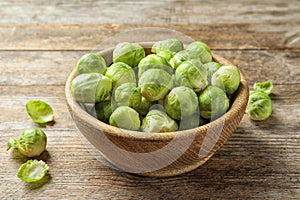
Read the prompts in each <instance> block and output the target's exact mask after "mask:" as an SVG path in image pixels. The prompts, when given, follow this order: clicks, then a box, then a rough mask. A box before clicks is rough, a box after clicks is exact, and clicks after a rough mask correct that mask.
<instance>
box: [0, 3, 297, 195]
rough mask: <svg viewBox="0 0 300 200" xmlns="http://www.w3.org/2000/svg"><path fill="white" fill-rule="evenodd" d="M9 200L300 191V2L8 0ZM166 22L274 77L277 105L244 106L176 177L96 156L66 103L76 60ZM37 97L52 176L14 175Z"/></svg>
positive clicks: (4, 121)
mask: <svg viewBox="0 0 300 200" xmlns="http://www.w3.org/2000/svg"><path fill="white" fill-rule="evenodd" d="M0 16H1V17H0V38H1V39H0V113H1V114H0V134H1V137H0V147H1V151H0V199H36V198H40V199H43V198H44V199H299V198H300V64H299V63H300V2H299V1H296V0H290V1H282V0H271V1H263V3H262V2H261V1H258V0H252V1H235V0H229V1H217V0H216V1H172V0H164V1H133V0H131V1H120V0H112V1H108V0H105V1H84V2H83V1H77V0H76V1H75V0H74V1H68V2H64V1H58V0H53V1H46V0H39V1H37V0H36V1H34V0H23V1H4V0H2V1H0ZM146 26H147V27H149V26H151V27H165V28H171V29H175V30H177V31H180V32H182V33H184V34H186V35H188V36H190V37H192V38H194V39H197V40H203V41H204V42H206V43H207V44H208V45H209V46H210V47H211V48H212V50H213V51H214V52H215V53H218V54H220V55H222V56H224V57H225V58H227V59H228V60H230V61H232V62H233V63H234V64H236V65H237V66H239V67H240V69H241V70H242V72H243V74H244V75H245V77H246V79H247V80H248V82H249V84H250V85H252V84H253V83H254V82H256V81H264V80H266V79H269V80H271V81H272V82H273V84H274V86H275V88H274V93H273V94H272V95H271V98H272V100H273V105H274V109H273V114H272V116H271V118H270V119H268V120H267V121H264V122H253V121H251V120H250V119H249V117H248V116H246V115H245V116H244V118H243V120H242V122H241V124H240V125H239V127H238V129H237V130H236V131H235V132H234V133H233V135H232V137H231V138H230V139H229V140H228V141H227V143H226V144H225V145H224V146H223V147H222V148H221V149H220V150H219V151H218V152H217V153H216V154H215V155H214V156H213V157H212V158H211V159H210V160H209V161H208V162H207V163H205V164H204V165H203V166H201V167H200V168H198V169H196V170H194V171H192V172H190V173H187V174H184V175H180V176H176V177H171V178H163V179H157V178H145V177H138V176H134V175H130V174H126V173H121V172H117V171H115V170H113V169H111V168H109V167H108V166H107V165H106V164H105V163H102V162H100V161H99V160H98V157H97V156H95V155H96V154H95V150H94V149H93V148H92V147H91V146H88V145H86V143H85V141H84V140H83V139H82V136H81V135H80V132H79V131H78V130H77V129H76V126H75V125H74V123H73V121H72V119H71V116H70V115H69V113H68V110H67V106H66V103H65V96H64V84H65V81H66V78H67V76H68V74H69V73H70V72H71V71H72V69H73V68H74V66H75V64H76V61H77V59H78V58H79V57H80V56H81V55H83V54H84V53H87V52H90V51H91V50H93V49H94V48H95V45H97V44H99V43H100V42H101V41H103V40H105V39H106V38H108V37H110V36H112V35H113V34H116V33H120V32H123V31H126V30H129V29H131V28H141V27H146ZM30 99H41V100H44V101H47V102H48V103H49V104H51V106H52V107H53V109H54V111H55V119H56V123H55V124H54V125H53V126H47V127H46V128H43V129H44V130H45V132H46V134H47V135H48V146H47V151H46V152H45V153H44V154H43V155H42V156H41V157H39V158H41V159H44V160H45V161H46V162H47V163H48V164H49V167H50V171H49V173H48V175H47V177H46V178H45V181H44V182H42V183H38V184H27V183H23V182H22V181H21V180H19V179H18V178H17V176H16V174H17V170H18V168H19V166H20V164H22V163H23V162H25V161H26V158H24V157H22V156H21V155H19V154H18V153H17V152H16V151H12V152H11V151H9V152H6V143H7V140H8V139H9V138H12V137H18V135H19V133H20V132H21V131H22V130H23V129H25V128H29V127H34V126H37V125H36V124H34V123H33V122H32V121H31V119H30V118H29V116H28V115H27V113H26V110H25V104H26V102H27V101H28V100H30Z"/></svg>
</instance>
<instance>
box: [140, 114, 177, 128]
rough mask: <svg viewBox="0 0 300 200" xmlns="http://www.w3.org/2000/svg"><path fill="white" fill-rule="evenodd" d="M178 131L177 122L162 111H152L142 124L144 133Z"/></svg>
mask: <svg viewBox="0 0 300 200" xmlns="http://www.w3.org/2000/svg"><path fill="white" fill-rule="evenodd" d="M177 130H178V125H177V123H176V121H175V120H173V119H172V118H171V117H169V116H168V115H167V114H166V113H165V112H163V111H161V110H150V111H149V113H148V114H147V115H146V117H145V118H144V119H143V122H142V131H144V132H150V133H157V132H170V131H177Z"/></svg>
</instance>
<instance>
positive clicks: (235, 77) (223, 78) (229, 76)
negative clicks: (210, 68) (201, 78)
mask: <svg viewBox="0 0 300 200" xmlns="http://www.w3.org/2000/svg"><path fill="white" fill-rule="evenodd" d="M240 81H241V76H240V70H239V69H238V68H237V67H236V66H222V67H220V69H218V70H217V71H216V72H215V73H214V74H213V75H212V77H211V84H212V85H214V86H217V87H219V88H221V89H223V90H225V92H226V94H227V95H231V94H233V93H234V92H235V91H236V90H237V89H238V87H239V85H240Z"/></svg>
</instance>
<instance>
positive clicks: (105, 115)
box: [95, 101, 113, 123]
mask: <svg viewBox="0 0 300 200" xmlns="http://www.w3.org/2000/svg"><path fill="white" fill-rule="evenodd" d="M95 110H96V117H97V119H99V120H101V121H103V122H106V123H108V122H109V117H110V115H111V114H112V112H113V109H112V104H111V101H101V102H99V103H96V105H95Z"/></svg>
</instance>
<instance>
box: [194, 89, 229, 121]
mask: <svg viewBox="0 0 300 200" xmlns="http://www.w3.org/2000/svg"><path fill="white" fill-rule="evenodd" d="M199 105H200V116H201V117H203V118H205V119H216V118H218V117H219V116H221V115H223V114H224V113H225V112H226V111H227V110H228V108H229V99H228V97H227V96H226V94H225V92H224V91H223V90H221V89H220V88H218V87H216V86H208V87H207V88H206V89H205V90H203V91H202V92H201V94H200V95H199Z"/></svg>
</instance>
